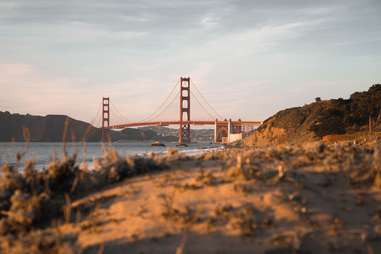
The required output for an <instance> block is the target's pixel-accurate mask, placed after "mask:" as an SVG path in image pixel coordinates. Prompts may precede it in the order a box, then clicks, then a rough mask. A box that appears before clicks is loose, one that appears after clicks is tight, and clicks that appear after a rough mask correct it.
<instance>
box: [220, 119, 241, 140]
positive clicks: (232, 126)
mask: <svg viewBox="0 0 381 254" xmlns="http://www.w3.org/2000/svg"><path fill="white" fill-rule="evenodd" d="M242 132H243V124H242V121H241V120H238V121H232V120H231V119H229V120H226V119H225V120H224V121H218V120H217V119H216V120H215V122H214V143H223V144H227V143H231V142H234V141H237V140H240V139H242V137H243V133H242Z"/></svg>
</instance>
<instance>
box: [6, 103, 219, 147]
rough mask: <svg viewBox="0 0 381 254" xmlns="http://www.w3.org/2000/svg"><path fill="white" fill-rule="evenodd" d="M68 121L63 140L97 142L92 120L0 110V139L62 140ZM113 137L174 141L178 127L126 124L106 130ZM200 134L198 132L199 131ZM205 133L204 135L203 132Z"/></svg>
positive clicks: (117, 139) (196, 132)
mask: <svg viewBox="0 0 381 254" xmlns="http://www.w3.org/2000/svg"><path fill="white" fill-rule="evenodd" d="M65 121H67V129H66V141H82V140H86V141H87V142H99V141H100V140H101V129H100V128H96V127H94V126H92V125H91V124H89V123H87V122H84V121H80V120H76V119H73V118H70V117H68V116H65V115H47V116H35V115H29V114H26V115H22V114H11V113H10V112H7V111H6V112H2V111H0V142H9V141H16V142H22V141H25V140H26V139H27V140H30V141H31V142H62V141H63V136H64V130H65ZM108 133H109V135H110V137H111V140H112V141H127V140H137V141H145V140H160V141H167V142H168V141H177V130H176V129H170V128H166V127H144V128H127V129H124V130H122V131H113V130H110V131H108ZM206 133H209V134H211V135H212V134H213V131H212V130H195V131H192V136H193V137H194V138H195V140H196V139H199V140H203V139H206V140H209V139H210V137H208V136H207V135H206ZM198 134H200V135H198ZM205 135H206V136H205Z"/></svg>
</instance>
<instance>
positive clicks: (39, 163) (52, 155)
mask: <svg viewBox="0 0 381 254" xmlns="http://www.w3.org/2000/svg"><path fill="white" fill-rule="evenodd" d="M111 146H112V147H113V148H114V149H116V150H117V151H118V153H119V154H120V155H121V156H125V155H141V156H144V155H146V154H148V153H151V152H154V153H165V152H166V151H167V150H168V149H169V148H171V147H172V148H176V149H177V150H179V151H182V152H185V153H188V154H198V153H202V152H204V151H207V150H210V149H219V147H218V146H215V145H211V144H208V143H197V144H191V145H189V146H188V147H176V143H166V147H153V146H151V142H133V141H131V142H123V143H113V144H112V145H111ZM63 147H64V146H63V143H29V144H26V143H17V142H16V143H1V142H0V165H2V164H3V163H9V164H10V165H16V154H17V153H20V154H22V153H25V155H24V156H23V158H22V160H21V162H20V164H19V166H23V165H24V163H25V161H26V160H33V161H34V162H35V163H36V167H37V168H38V169H42V168H44V167H46V166H47V165H48V164H49V162H50V161H51V160H53V159H59V158H62V157H63ZM103 149H104V146H103V145H102V143H87V144H86V145H85V146H84V145H83V144H81V143H67V144H66V151H67V152H68V154H69V155H71V154H74V153H76V154H77V155H78V161H79V162H82V161H86V162H87V163H88V164H89V165H90V167H91V164H92V162H93V160H94V159H95V158H99V157H101V156H102V154H103Z"/></svg>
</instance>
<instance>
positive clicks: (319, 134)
mask: <svg viewBox="0 0 381 254" xmlns="http://www.w3.org/2000/svg"><path fill="white" fill-rule="evenodd" d="M380 110H381V85H379V84H376V85H373V86H372V87H370V88H369V90H368V91H365V92H356V93H353V94H352V95H351V96H350V98H349V99H341V98H340V99H332V100H317V101H316V102H314V103H311V104H308V105H305V106H303V107H296V108H289V109H286V110H282V111H280V112H278V113H276V114H275V115H274V116H272V117H270V118H269V119H267V120H266V121H265V122H264V123H263V125H262V126H261V127H260V128H258V130H256V131H255V132H254V133H253V134H252V135H251V136H249V137H248V138H247V139H246V140H245V142H246V144H249V145H251V144H257V145H263V144H273V143H285V142H290V143H299V142H305V141H314V140H319V139H321V138H323V137H324V136H326V135H333V134H350V133H355V132H361V131H367V130H368V123H369V119H370V118H371V119H372V122H373V128H374V130H379V129H380V126H381V125H380V123H381V121H380V118H381V114H380Z"/></svg>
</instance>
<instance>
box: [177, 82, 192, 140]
mask: <svg viewBox="0 0 381 254" xmlns="http://www.w3.org/2000/svg"><path fill="white" fill-rule="evenodd" d="M190 142H191V137H190V78H189V77H188V78H184V77H181V78H180V126H179V145H183V144H185V143H190Z"/></svg>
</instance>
